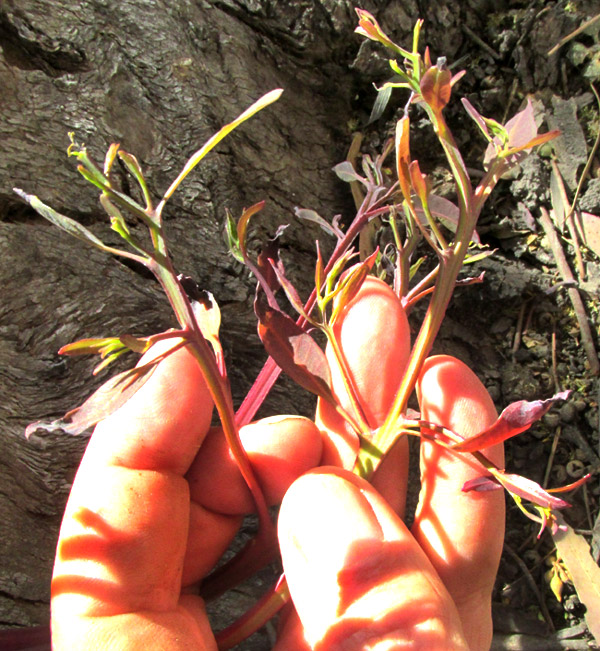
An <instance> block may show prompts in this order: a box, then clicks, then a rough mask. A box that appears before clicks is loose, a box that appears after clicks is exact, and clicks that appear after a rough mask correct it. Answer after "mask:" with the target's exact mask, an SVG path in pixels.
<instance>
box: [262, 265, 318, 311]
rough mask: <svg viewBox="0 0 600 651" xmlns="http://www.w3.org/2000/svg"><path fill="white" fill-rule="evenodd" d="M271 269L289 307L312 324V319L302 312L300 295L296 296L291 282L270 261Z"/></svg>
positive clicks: (296, 293)
mask: <svg viewBox="0 0 600 651" xmlns="http://www.w3.org/2000/svg"><path fill="white" fill-rule="evenodd" d="M271 268H272V269H273V271H274V272H275V275H276V276H277V280H278V281H279V284H280V285H281V287H282V288H283V291H284V292H285V295H286V296H287V299H288V301H289V302H290V305H291V306H292V307H293V308H294V309H295V310H296V312H298V314H299V315H300V316H301V317H302V318H303V319H306V321H308V322H309V323H312V322H313V321H312V319H311V318H310V317H309V316H308V314H307V313H306V311H305V310H304V303H303V301H302V299H301V298H300V294H298V291H297V289H296V288H295V287H294V285H293V284H292V282H291V281H290V280H288V278H287V277H286V275H285V273H284V271H283V269H282V268H279V267H278V265H277V264H276V263H275V261H274V260H271Z"/></svg>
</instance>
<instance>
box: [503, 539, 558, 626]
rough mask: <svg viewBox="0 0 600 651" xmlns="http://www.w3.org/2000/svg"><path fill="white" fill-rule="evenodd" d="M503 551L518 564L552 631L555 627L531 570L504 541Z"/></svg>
mask: <svg viewBox="0 0 600 651" xmlns="http://www.w3.org/2000/svg"><path fill="white" fill-rule="evenodd" d="M504 551H505V552H507V553H508V555H509V556H510V557H511V558H512V559H513V561H515V563H516V564H517V565H518V566H519V569H520V570H521V572H523V576H524V577H525V580H526V581H527V583H528V584H529V587H530V588H531V591H532V592H533V594H534V595H535V597H536V599H537V600H538V603H539V605H540V610H541V612H542V616H543V617H544V620H545V622H546V624H547V625H548V627H549V628H550V630H551V631H552V632H554V631H555V630H556V629H555V628H554V624H553V622H552V617H550V613H549V612H548V607H547V606H546V602H545V601H544V598H543V596H542V593H541V592H540V589H539V588H538V586H537V583H536V582H535V579H534V578H533V576H531V572H530V571H529V568H528V567H527V565H525V562H524V561H523V559H522V558H521V557H520V556H519V555H518V554H517V552H515V551H514V550H513V549H512V548H511V546H510V545H508V544H507V543H504Z"/></svg>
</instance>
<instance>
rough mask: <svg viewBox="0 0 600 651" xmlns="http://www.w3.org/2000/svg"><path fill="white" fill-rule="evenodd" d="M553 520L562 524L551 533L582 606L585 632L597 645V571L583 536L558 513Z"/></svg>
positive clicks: (599, 624) (599, 612)
mask: <svg viewBox="0 0 600 651" xmlns="http://www.w3.org/2000/svg"><path fill="white" fill-rule="evenodd" d="M556 518H557V519H558V522H559V524H560V525H561V527H560V528H559V529H558V531H556V533H553V534H552V538H553V539H554V543H555V545H556V550H557V552H558V555H559V556H560V558H561V561H562V562H563V564H564V565H565V567H566V568H567V570H568V572H569V576H570V578H571V581H572V582H573V586H574V587H575V590H576V591H577V595H578V597H579V600H580V601H581V603H582V604H584V605H585V608H586V612H585V622H586V624H587V626H588V629H589V631H590V633H591V634H592V635H593V636H594V637H595V638H596V642H598V643H600V568H599V567H598V565H597V564H596V562H595V561H594V559H593V558H592V556H591V554H590V548H589V545H588V544H587V542H586V541H585V539H584V538H583V536H580V535H578V534H576V533H575V531H573V529H572V528H571V527H570V526H569V525H568V524H566V523H565V521H564V520H563V518H562V517H561V516H560V514H557V515H556Z"/></svg>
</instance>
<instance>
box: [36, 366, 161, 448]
mask: <svg viewBox="0 0 600 651" xmlns="http://www.w3.org/2000/svg"><path fill="white" fill-rule="evenodd" d="M157 362H158V359H157V360H154V361H152V362H150V363H149V364H146V365H144V366H136V367H135V368H133V369H130V370H128V371H124V372H123V373H119V374H118V375H115V376H114V377H112V378H110V380H108V381H107V382H105V383H104V384H103V385H102V386H101V387H100V388H99V389H97V390H96V391H95V392H94V393H93V394H92V395H91V396H90V397H89V398H88V399H87V400H86V401H85V402H84V403H83V404H82V405H81V406H80V407H76V408H75V409H72V410H71V411H69V412H67V413H66V414H65V415H64V416H63V417H62V418H60V419H58V420H55V421H53V422H52V423H42V422H36V423H31V425H28V426H27V428H26V429H25V437H26V438H29V437H30V436H31V435H32V434H34V433H35V432H36V431H37V430H39V429H43V430H47V431H53V430H56V429H61V430H63V431H64V432H66V433H67V434H72V435H74V436H76V435H78V434H81V433H83V432H85V431H86V430H88V429H89V428H91V427H94V425H96V424H97V423H99V422H100V421H101V420H104V419H105V418H108V416H110V415H111V414H113V413H114V412H115V411H116V410H117V409H119V407H121V406H122V405H124V404H125V403H126V402H127V401H128V400H129V398H131V397H132V396H133V395H134V394H135V393H136V391H138V389H140V388H141V387H142V386H143V385H144V384H145V382H146V380H148V379H149V378H150V376H151V375H152V371H153V370H154V368H156V365H157Z"/></svg>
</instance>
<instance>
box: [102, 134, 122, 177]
mask: <svg viewBox="0 0 600 651" xmlns="http://www.w3.org/2000/svg"><path fill="white" fill-rule="evenodd" d="M119 146H120V145H119V143H118V142H113V143H112V144H111V146H110V147H109V148H108V150H107V152H106V156H105V157H104V170H103V171H104V175H105V176H108V175H109V174H110V170H111V169H112V166H113V163H114V162H115V157H116V155H117V152H118V151H119Z"/></svg>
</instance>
